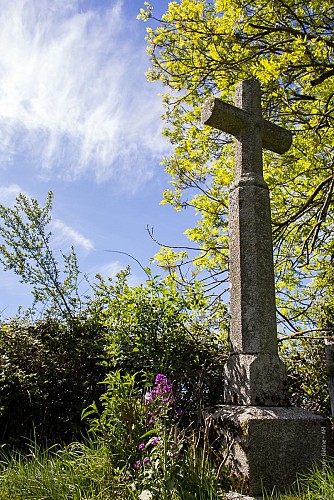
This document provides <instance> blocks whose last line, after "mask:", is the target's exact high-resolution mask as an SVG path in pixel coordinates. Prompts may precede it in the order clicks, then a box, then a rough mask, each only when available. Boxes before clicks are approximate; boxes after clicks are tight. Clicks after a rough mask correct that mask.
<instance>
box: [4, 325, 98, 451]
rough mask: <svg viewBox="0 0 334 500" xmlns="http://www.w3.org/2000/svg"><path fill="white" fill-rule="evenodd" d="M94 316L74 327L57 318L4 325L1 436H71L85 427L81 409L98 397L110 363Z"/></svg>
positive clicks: (15, 441)
mask: <svg viewBox="0 0 334 500" xmlns="http://www.w3.org/2000/svg"><path fill="white" fill-rule="evenodd" d="M102 356H103V343H102V339H101V336H99V333H98V328H97V325H96V324H94V322H93V321H92V320H85V321H81V322H80V321H78V322H77V323H76V324H72V326H71V327H69V326H68V325H67V324H63V323H61V322H59V321H54V320H53V319H52V318H49V319H44V320H42V321H39V322H37V323H35V324H30V325H28V324H27V321H26V320H23V319H18V318H16V319H13V320H12V321H9V322H7V323H2V324H1V325H0V365H1V378H0V407H1V411H0V428H1V437H0V438H1V441H2V442H7V443H9V444H12V445H14V444H15V445H16V446H17V445H18V444H19V443H20V442H22V437H26V436H30V435H32V433H33V432H35V433H36V437H37V440H38V441H39V442H42V441H48V442H55V441H69V440H72V439H73V438H74V437H75V436H76V437H78V435H79V434H80V432H81V431H82V429H83V426H82V422H81V419H80V414H81V411H82V409H83V408H84V407H85V406H87V405H88V404H90V403H91V402H92V400H93V399H98V398H99V396H100V395H101V393H102V391H103V387H102V386H101V385H99V384H98V382H100V381H101V380H103V378H104V376H105V373H106V369H105V367H103V366H102V363H101V357H102Z"/></svg>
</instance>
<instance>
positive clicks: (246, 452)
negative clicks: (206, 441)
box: [212, 405, 329, 497]
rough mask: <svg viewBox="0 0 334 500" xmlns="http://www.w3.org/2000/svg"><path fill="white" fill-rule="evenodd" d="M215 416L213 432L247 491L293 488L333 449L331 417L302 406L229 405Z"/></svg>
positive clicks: (237, 484)
mask: <svg viewBox="0 0 334 500" xmlns="http://www.w3.org/2000/svg"><path fill="white" fill-rule="evenodd" d="M212 418H213V433H214V436H212V438H213V439H215V440H216V444H217V445H218V447H219V451H220V453H221V457H222V460H224V463H225V465H226V466H227V467H228V468H229V470H230V472H231V475H232V478H233V479H234V484H235V490H236V491H240V492H242V493H244V494H246V495H251V496H254V497H257V496H261V495H262V493H263V492H264V491H267V492H268V493H270V492H272V491H273V490H275V491H282V490H284V489H285V488H288V487H289V486H291V485H292V484H293V483H294V481H295V480H296V476H297V475H298V474H304V473H305V472H307V471H308V469H310V468H311V467H312V465H313V464H315V463H318V464H321V462H322V461H323V460H324V459H325V456H326V454H327V449H326V442H327V433H329V426H328V420H327V419H326V418H323V417H320V416H318V415H314V414H313V413H311V412H308V411H306V410H303V409H301V408H292V407H289V408H285V407H275V406H272V407H258V406H232V405H226V406H225V405H224V406H221V407H217V411H216V412H215V413H214V414H213V415H212Z"/></svg>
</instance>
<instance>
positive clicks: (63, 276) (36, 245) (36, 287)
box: [0, 192, 81, 321]
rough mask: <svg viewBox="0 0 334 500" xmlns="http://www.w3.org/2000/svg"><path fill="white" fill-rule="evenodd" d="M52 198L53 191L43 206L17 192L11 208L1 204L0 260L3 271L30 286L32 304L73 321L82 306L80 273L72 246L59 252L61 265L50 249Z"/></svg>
mask: <svg viewBox="0 0 334 500" xmlns="http://www.w3.org/2000/svg"><path fill="white" fill-rule="evenodd" d="M52 201H53V194H52V192H49V193H48V196H47V200H46V203H45V207H42V206H40V205H39V204H38V202H37V200H35V199H31V198H29V197H28V196H26V195H24V194H19V195H18V197H17V199H16V203H15V205H14V207H13V208H10V207H6V206H4V205H0V217H1V224H0V236H1V237H2V243H1V245H0V263H1V264H2V265H3V268H4V270H5V271H8V270H12V271H14V273H15V274H17V275H18V276H20V281H21V283H26V284H29V285H31V286H32V294H33V298H34V306H35V305H36V304H37V303H42V304H43V305H44V307H45V308H46V309H48V310H49V311H50V310H52V312H53V315H54V316H55V315H56V316H58V317H61V318H65V319H67V320H69V321H73V320H74V318H75V316H76V315H77V314H78V312H79V310H80V305H81V298H80V295H79V291H78V287H79V278H81V273H80V271H79V268H78V263H77V257H76V254H75V252H74V249H73V247H72V248H71V251H70V253H69V254H68V255H66V254H65V253H63V252H62V251H60V253H61V257H62V261H63V267H61V266H59V264H58V262H57V260H56V258H55V255H54V252H53V251H52V245H51V237H52V233H51V231H50V230H49V225H50V222H51V209H52Z"/></svg>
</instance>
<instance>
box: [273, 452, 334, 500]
mask: <svg viewBox="0 0 334 500" xmlns="http://www.w3.org/2000/svg"><path fill="white" fill-rule="evenodd" d="M265 498H266V500H274V499H275V500H297V499H298V500H334V461H333V460H330V459H328V460H327V461H326V463H324V464H323V465H322V466H318V467H314V468H313V469H312V470H311V471H310V472H309V473H308V474H306V475H304V476H300V477H299V478H298V480H297V481H296V483H295V485H294V487H292V488H291V489H290V491H289V492H287V493H286V494H274V493H273V494H272V495H267V496H266V497H265Z"/></svg>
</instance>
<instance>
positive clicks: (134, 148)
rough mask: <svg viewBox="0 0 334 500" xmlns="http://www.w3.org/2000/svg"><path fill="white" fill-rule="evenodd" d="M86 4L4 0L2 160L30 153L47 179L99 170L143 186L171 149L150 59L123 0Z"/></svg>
mask: <svg viewBox="0 0 334 500" xmlns="http://www.w3.org/2000/svg"><path fill="white" fill-rule="evenodd" d="M79 5H80V2H78V1H76V0H52V2H50V0H15V1H14V2H9V1H8V0H0V150H1V156H0V161H1V163H2V164H5V163H6V164H8V162H10V161H11V160H12V161H14V160H15V155H17V154H24V155H25V157H26V158H28V159H29V161H30V162H33V163H34V164H35V165H39V166H40V170H39V173H40V175H43V176H46V177H48V176H53V177H55V176H57V177H60V178H66V179H76V178H78V177H80V176H83V175H85V176H86V175H93V176H94V177H95V179H96V180H97V181H98V182H102V181H105V180H108V179H112V178H113V179H116V180H117V182H119V183H120V184H121V185H123V186H124V187H126V188H127V189H129V190H135V189H136V188H137V187H138V185H140V184H141V183H142V182H145V181H146V180H147V179H149V178H150V176H151V175H152V171H151V167H150V165H151V160H152V158H153V157H155V158H156V159H157V158H159V157H160V156H161V154H162V151H163V149H164V147H165V143H164V141H163V140H162V138H161V134H160V129H159V127H160V119H159V116H160V114H161V108H160V104H159V101H158V98H156V96H155V92H154V89H153V88H148V87H147V86H146V85H145V80H144V77H143V72H144V71H145V69H146V67H147V64H148V61H147V57H146V55H145V51H144V48H143V47H141V46H140V48H138V45H136V41H135V39H131V31H132V30H135V29H136V28H135V24H134V25H131V23H132V21H131V20H130V21H129V19H125V18H124V14H123V10H122V2H121V1H120V0H116V1H115V2H112V5H113V6H112V8H110V9H109V10H101V9H99V10H86V11H84V10H83V11H82V10H80V8H79ZM135 22H136V21H135V20H133V23H135Z"/></svg>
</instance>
